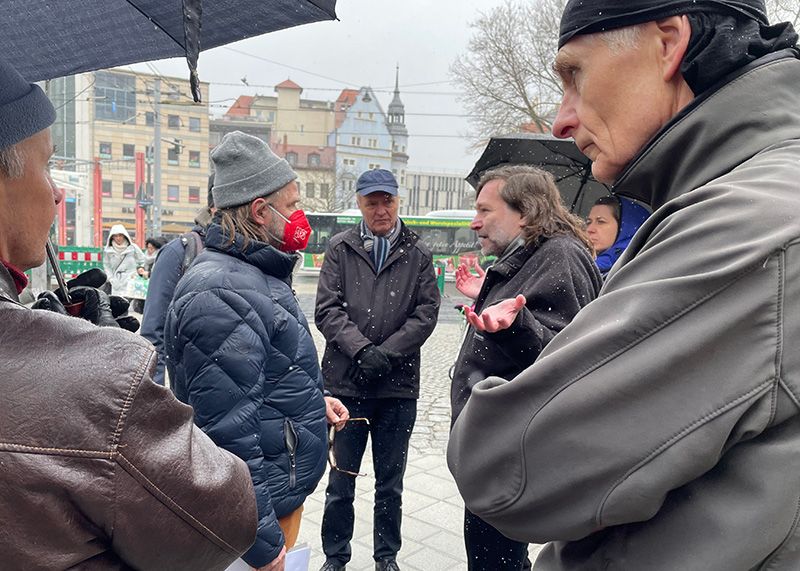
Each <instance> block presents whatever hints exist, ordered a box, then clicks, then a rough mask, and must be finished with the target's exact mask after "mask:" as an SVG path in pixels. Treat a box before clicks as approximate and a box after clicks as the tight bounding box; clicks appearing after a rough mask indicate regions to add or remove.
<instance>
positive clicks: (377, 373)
mask: <svg viewBox="0 0 800 571" xmlns="http://www.w3.org/2000/svg"><path fill="white" fill-rule="evenodd" d="M355 364H356V365H357V366H358V368H359V369H360V371H361V375H362V377H364V378H366V379H367V380H375V379H380V378H381V377H384V376H387V375H388V374H389V373H391V372H392V364H391V363H390V362H389V358H388V357H387V356H386V354H385V353H384V352H383V351H381V349H380V348H379V347H376V346H375V345H367V346H366V347H364V348H363V349H361V351H359V352H358V353H357V354H356V358H355Z"/></svg>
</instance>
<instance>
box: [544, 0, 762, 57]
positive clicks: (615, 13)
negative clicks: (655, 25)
mask: <svg viewBox="0 0 800 571" xmlns="http://www.w3.org/2000/svg"><path fill="white" fill-rule="evenodd" d="M706 11H715V12H720V11H724V12H726V13H731V12H735V13H739V14H742V15H744V16H746V17H747V18H751V19H753V20H756V21H758V22H760V23H762V24H764V25H765V26H766V25H769V21H768V19H767V9H766V6H765V5H764V0H569V2H567V5H566V7H565V8H564V13H563V14H562V15H561V29H560V30H559V38H558V47H559V48H561V47H563V46H564V44H566V43H567V42H568V41H570V40H571V39H572V38H573V37H574V36H577V35H582V34H593V33H596V32H603V31H606V30H613V29H616V28H624V27H626V26H634V25H636V24H643V23H644V22H652V21H654V20H660V19H662V18H668V17H670V16H676V15H678V14H689V13H692V12H706Z"/></svg>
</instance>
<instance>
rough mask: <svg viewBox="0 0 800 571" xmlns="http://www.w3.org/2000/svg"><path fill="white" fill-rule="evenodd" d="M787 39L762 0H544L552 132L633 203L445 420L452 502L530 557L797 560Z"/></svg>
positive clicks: (749, 564)
mask: <svg viewBox="0 0 800 571" xmlns="http://www.w3.org/2000/svg"><path fill="white" fill-rule="evenodd" d="M796 42H797V34H796V33H795V32H794V30H793V28H792V26H791V24H788V23H783V24H776V25H769V22H768V20H767V16H766V10H765V6H764V2H763V0H625V1H624V2H622V1H620V0H569V1H568V2H567V3H566V8H565V9H564V13H563V17H562V20H561V34H560V39H559V50H558V54H557V56H556V59H555V66H554V68H555V71H556V72H557V73H558V74H559V76H560V77H561V81H562V84H563V88H564V94H563V99H562V102H561V107H560V109H559V111H558V115H557V116H556V119H555V122H554V124H553V133H554V134H555V135H556V136H557V137H563V138H566V137H571V138H573V139H574V140H575V142H576V144H577V145H578V147H579V148H580V149H581V151H582V152H583V153H584V154H585V155H587V156H588V157H589V158H590V159H592V161H593V165H592V172H593V173H594V175H595V177H596V178H597V179H599V180H601V181H603V182H606V183H608V184H610V185H612V191H613V192H614V193H616V194H618V195H619V196H623V197H626V198H629V199H634V200H638V201H640V202H643V203H645V204H647V205H648V206H650V207H651V208H652V210H653V214H652V216H650V217H649V218H648V219H647V220H646V221H645V222H644V224H643V225H642V226H641V227H640V228H639V230H638V231H637V232H636V234H635V235H634V236H633V238H632V239H631V241H630V244H629V245H628V247H627V248H626V249H625V251H624V252H623V253H622V255H621V256H620V258H619V259H618V260H617V262H616V263H615V265H614V266H613V268H612V269H611V271H610V272H609V274H608V277H607V280H606V282H605V284H604V286H603V289H602V291H601V293H600V295H599V297H598V298H597V299H596V300H595V301H593V302H592V303H590V304H588V305H587V306H586V307H584V308H583V309H582V310H581V312H580V313H578V315H577V316H576V318H575V319H574V321H572V323H571V324H570V325H568V326H567V327H566V328H564V329H563V330H562V331H561V333H559V334H558V335H557V336H556V337H555V338H554V339H553V340H552V341H551V342H550V344H549V345H548V346H547V347H546V348H545V349H544V351H543V352H542V353H541V354H540V356H539V358H538V359H537V361H536V362H534V363H533V365H531V367H529V368H528V369H526V370H525V371H523V372H522V373H520V374H519V375H517V376H516V377H514V378H513V380H512V379H499V378H490V379H487V380H484V381H482V382H480V383H478V385H477V386H476V388H475V389H473V392H472V395H471V397H470V400H469V402H468V403H467V406H466V408H465V409H464V411H463V412H462V413H461V415H460V416H459V418H458V420H457V421H456V423H455V426H454V427H453V432H452V436H451V440H450V447H449V450H448V461H449V465H450V468H451V470H452V472H453V474H454V476H455V478H456V482H457V483H458V486H459V489H460V491H461V494H462V496H463V497H464V500H465V503H466V505H467V508H468V509H470V510H471V511H473V512H474V513H476V514H477V515H479V516H480V517H481V518H483V519H485V520H486V521H488V522H489V523H490V524H491V525H493V526H494V527H496V528H498V529H499V530H500V531H501V532H503V533H504V534H505V535H507V536H508V537H511V538H513V539H516V540H519V541H530V542H535V543H545V542H550V543H549V544H548V545H547V546H546V547H545V548H544V549H543V550H542V551H541V553H540V555H539V557H538V559H537V561H536V564H535V569H537V570H538V569H542V570H552V571H556V570H558V571H565V570H578V569H580V570H599V569H605V570H611V569H613V570H626V571H627V570H637V571H638V570H647V571H674V570H677V569H681V570H690V569H691V570H698V571H699V570H703V571H730V570H743V571H744V570H749V569H770V570H773V571H793V570H797V569H800V525H798V521H800V515H798V514H800V509H798V498H800V477H798V476H797V475H798V474H800V452H799V451H800V353H798V351H797V350H796V349H795V347H796V346H797V345H798V343H800V311H798V307H800V187H799V186H798V184H799V183H798V181H800V89H798V86H800V61H798V57H800V51H798V49H797V46H796ZM509 381H510V382H509Z"/></svg>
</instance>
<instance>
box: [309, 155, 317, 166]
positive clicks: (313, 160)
mask: <svg viewBox="0 0 800 571" xmlns="http://www.w3.org/2000/svg"><path fill="white" fill-rule="evenodd" d="M308 166H310V167H318V166H319V155H318V154H317V153H311V154H310V155H308Z"/></svg>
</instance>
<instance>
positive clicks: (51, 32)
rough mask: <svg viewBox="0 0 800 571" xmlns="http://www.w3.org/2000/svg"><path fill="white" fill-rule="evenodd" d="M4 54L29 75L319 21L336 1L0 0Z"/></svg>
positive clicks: (195, 49) (143, 57) (161, 54)
mask: <svg viewBox="0 0 800 571" xmlns="http://www.w3.org/2000/svg"><path fill="white" fill-rule="evenodd" d="M0 6H2V8H3V17H2V18H0V38H3V54H2V57H3V58H4V59H5V60H6V61H8V62H9V63H10V64H11V65H13V66H14V67H15V68H16V69H17V71H19V72H20V73H21V74H22V76H23V77H25V78H26V79H28V80H29V81H39V80H43V79H52V78H54V77H62V76H65V75H73V74H76V73H80V72H84V71H92V70H95V69H101V68H107V67H114V66H118V65H126V64H129V63H136V62H141V61H149V60H154V59H163V58H169V57H178V56H184V57H186V59H187V60H188V62H189V70H190V75H191V81H192V91H193V94H194V97H195V100H196V101H199V80H198V79H197V71H196V70H197V57H198V53H199V52H200V50H207V49H210V48H215V47H217V46H221V45H224V44H228V43H231V42H235V41H238V40H242V39H244V38H249V37H251V36H258V35H261V34H265V33H267V32H274V31H276V30H282V29H284V28H291V27H292V26H297V25H300V24H306V23H309V22H317V21H320V20H334V19H336V12H335V8H336V0H212V1H210V2H209V1H206V2H203V1H202V0H50V1H49V2H41V1H38V0H2V2H0Z"/></svg>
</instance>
